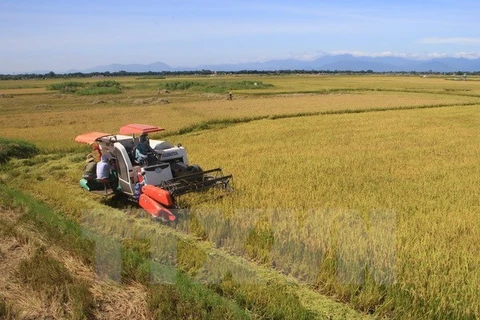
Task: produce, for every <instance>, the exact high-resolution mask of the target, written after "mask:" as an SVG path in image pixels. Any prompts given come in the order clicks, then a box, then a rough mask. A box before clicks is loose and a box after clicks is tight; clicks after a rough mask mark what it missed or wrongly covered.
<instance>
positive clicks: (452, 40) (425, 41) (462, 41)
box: [418, 37, 480, 45]
mask: <svg viewBox="0 0 480 320" xmlns="http://www.w3.org/2000/svg"><path fill="white" fill-rule="evenodd" d="M418 42H419V43H423V44H459V45H466V44H480V38H462V37H457V38H436V37H433V38H423V39H420V40H419V41H418Z"/></svg>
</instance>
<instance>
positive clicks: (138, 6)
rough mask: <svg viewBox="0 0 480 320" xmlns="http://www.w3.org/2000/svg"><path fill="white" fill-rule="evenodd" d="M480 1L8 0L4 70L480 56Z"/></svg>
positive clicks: (1, 39) (4, 0) (2, 9)
mask: <svg viewBox="0 0 480 320" xmlns="http://www.w3.org/2000/svg"><path fill="white" fill-rule="evenodd" d="M479 16H480V1H477V0H436V1H433V0H427V1H425V0H415V1H411V0H399V1H388V0H357V1H354V0H335V1H333V0H328V1H326V0H317V1H305V0H297V1H286V0H263V1H252V0H245V1H233V0H223V1H218V0H217V1H213V0H183V1H178V0H157V1H155V0H152V1H147V0H136V1H132V0H117V1H102V0H95V1H93V0H82V1H75V2H74V1H68V0H43V1H41V0H0V44H1V45H0V73H21V72H32V71H37V70H42V71H43V70H51V71H54V72H64V71H67V70H70V69H80V70H81V69H85V68H89V67H94V66H98V65H105V64H113V63H121V64H130V63H139V64H148V63H153V62H159V61H160V62H164V63H166V64H168V65H170V66H172V67H181V66H198V65H202V64H220V63H238V62H250V61H266V60H272V59H286V58H295V59H314V58H315V57H319V56H321V55H324V54H336V53H353V54H357V55H369V56H378V55H396V56H407V57H415V58H424V57H436V56H463V57H470V58H477V57H480V19H479V18H478V17H479Z"/></svg>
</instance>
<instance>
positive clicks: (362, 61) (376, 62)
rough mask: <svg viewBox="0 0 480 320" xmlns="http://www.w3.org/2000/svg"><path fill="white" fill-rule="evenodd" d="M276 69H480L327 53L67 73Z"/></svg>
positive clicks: (458, 62) (468, 63) (476, 63)
mask: <svg viewBox="0 0 480 320" xmlns="http://www.w3.org/2000/svg"><path fill="white" fill-rule="evenodd" d="M195 70H211V71H232V72H236V71H242V70H258V71H276V70H318V71H369V70H371V71H373V72H413V71H415V72H475V71H480V59H479V58H477V59H466V58H435V59H429V60H414V59H408V58H399V57H366V56H363V57H359V56H353V55H350V54H342V55H325V56H322V57H320V58H317V59H315V60H311V61H303V60H295V59H284V60H270V61H266V62H249V63H236V64H205V65H199V66H195V67H171V66H169V65H167V64H165V63H162V62H155V63H150V64H111V65H103V66H97V67H94V68H89V69H85V70H70V71H68V72H83V73H90V72H107V71H108V72H119V71H126V72H148V71H152V72H162V71H195Z"/></svg>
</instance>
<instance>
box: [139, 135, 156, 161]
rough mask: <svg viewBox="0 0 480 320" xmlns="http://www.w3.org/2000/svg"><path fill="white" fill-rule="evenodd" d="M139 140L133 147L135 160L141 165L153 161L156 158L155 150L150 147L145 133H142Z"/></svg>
mask: <svg viewBox="0 0 480 320" xmlns="http://www.w3.org/2000/svg"><path fill="white" fill-rule="evenodd" d="M139 140H140V141H139V142H138V144H137V146H136V148H135V160H136V161H137V162H138V163H139V164H142V165H148V164H149V163H153V162H154V161H155V160H156V152H155V150H153V148H152V147H150V144H149V143H148V138H147V134H146V133H144V134H142V135H141V136H140V139H139Z"/></svg>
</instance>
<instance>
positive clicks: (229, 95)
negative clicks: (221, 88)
mask: <svg viewBox="0 0 480 320" xmlns="http://www.w3.org/2000/svg"><path fill="white" fill-rule="evenodd" d="M227 99H228V100H233V93H232V92H230V93H229V94H228V98H227Z"/></svg>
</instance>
